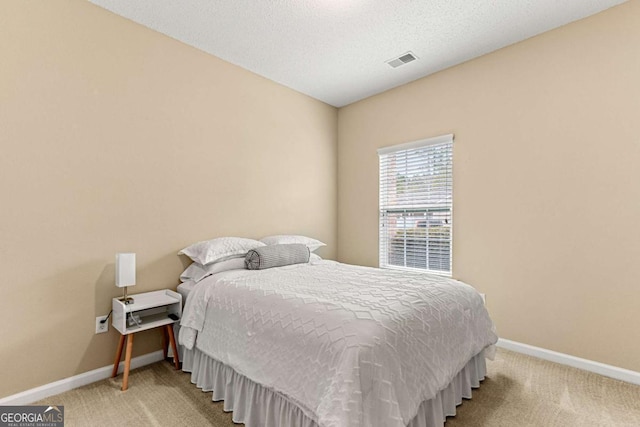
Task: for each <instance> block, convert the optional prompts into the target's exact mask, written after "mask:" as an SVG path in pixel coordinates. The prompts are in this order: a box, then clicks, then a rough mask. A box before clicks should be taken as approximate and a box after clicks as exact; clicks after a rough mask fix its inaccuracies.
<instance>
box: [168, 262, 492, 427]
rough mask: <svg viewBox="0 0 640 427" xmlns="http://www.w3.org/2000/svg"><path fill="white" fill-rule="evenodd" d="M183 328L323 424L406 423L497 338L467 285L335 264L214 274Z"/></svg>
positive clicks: (187, 311)
mask: <svg viewBox="0 0 640 427" xmlns="http://www.w3.org/2000/svg"><path fill="white" fill-rule="evenodd" d="M181 325H182V327H181V329H180V343H181V344H183V345H185V346H186V347H188V348H192V347H193V345H194V344H195V345H196V347H197V348H198V349H200V350H201V351H202V352H204V353H205V354H207V355H209V356H210V357H212V358H214V359H216V360H218V361H220V362H222V363H224V364H226V365H227V366H230V367H232V368H233V369H234V370H235V371H237V372H238V373H240V374H241V375H244V376H246V377H248V378H249V379H251V380H253V381H254V382H257V383H259V384H261V385H263V386H265V387H267V388H270V389H272V390H275V391H277V392H279V393H281V394H283V395H285V396H287V397H288V398H289V399H290V400H292V401H293V402H294V403H296V404H297V405H299V406H300V408H301V409H302V410H303V411H304V412H305V414H306V415H307V416H309V417H310V418H311V419H313V420H314V421H316V422H317V423H318V424H319V425H320V426H322V427H330V426H331V427H333V426H335V427H355V426H363V427H365V426H366V427H369V426H372V427H378V426H380V427H383V426H384V427H392V426H398V427H400V426H402V427H404V426H406V425H407V423H408V422H409V421H411V419H412V418H413V417H414V416H415V415H416V412H417V410H418V407H419V405H420V403H421V402H423V401H425V400H428V399H431V398H433V397H434V396H435V395H436V393H437V392H438V391H439V390H441V389H443V388H444V387H446V386H447V385H448V384H449V382H450V381H451V380H452V379H453V378H454V376H455V375H456V374H457V373H458V372H459V371H460V370H461V369H462V368H463V367H464V366H465V364H466V363H467V362H468V361H469V360H470V359H471V358H472V357H473V356H475V355H476V354H478V353H479V352H480V351H482V350H483V349H484V348H486V347H488V346H491V345H492V344H495V342H496V341H497V336H496V334H495V331H494V327H493V323H492V322H491V319H490V318H489V315H488V313H487V311H486V309H485V307H484V304H483V302H482V298H481V297H480V295H479V294H478V293H477V292H476V291H475V290H474V289H473V288H472V287H471V286H469V285H466V284H464V283H461V282H458V281H455V280H452V279H447V278H444V277H440V276H436V275H428V274H422V273H407V272H399V271H394V270H381V269H376V268H368V267H358V266H352V265H346V264H340V263H337V262H332V261H319V262H316V263H313V264H298V265H294V266H287V267H279V268H273V269H268V270H260V271H250V270H235V271H228V272H224V273H219V274H216V275H214V276H211V277H209V278H207V279H204V280H202V281H201V282H199V283H198V284H197V286H196V287H195V288H194V290H193V291H192V292H191V295H190V296H189V299H188V300H187V303H186V305H185V308H184V312H183V317H182V320H181Z"/></svg>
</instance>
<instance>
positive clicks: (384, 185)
mask: <svg viewBox="0 0 640 427" xmlns="http://www.w3.org/2000/svg"><path fill="white" fill-rule="evenodd" d="M378 155H379V156H380V267H388V268H408V269H421V270H428V271H430V272H433V273H439V274H446V275H450V274H451V237H452V235H451V226H452V224H451V220H452V215H451V212H452V205H453V203H452V187H453V177H452V175H453V174H452V169H453V135H443V136H439V137H435V138H429V139H426V140H422V141H415V142H409V143H406V144H400V145H396V146H393V147H386V148H381V149H379V150H378Z"/></svg>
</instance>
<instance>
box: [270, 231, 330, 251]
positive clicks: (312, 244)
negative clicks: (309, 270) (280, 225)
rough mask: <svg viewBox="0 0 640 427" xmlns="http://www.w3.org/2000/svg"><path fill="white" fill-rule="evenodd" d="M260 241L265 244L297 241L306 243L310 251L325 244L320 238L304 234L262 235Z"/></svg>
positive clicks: (284, 243) (283, 243) (282, 243)
mask: <svg viewBox="0 0 640 427" xmlns="http://www.w3.org/2000/svg"><path fill="white" fill-rule="evenodd" d="M260 241H261V242H262V243H265V244H267V245H288V244H292V243H299V244H302V245H306V246H307V247H308V248H309V250H310V251H311V252H313V251H316V250H318V248H321V247H323V246H327V245H325V244H324V243H322V242H321V241H320V240H316V239H312V238H311V237H306V236H297V235H293V234H280V235H276V236H269V237H263V238H262V239H260Z"/></svg>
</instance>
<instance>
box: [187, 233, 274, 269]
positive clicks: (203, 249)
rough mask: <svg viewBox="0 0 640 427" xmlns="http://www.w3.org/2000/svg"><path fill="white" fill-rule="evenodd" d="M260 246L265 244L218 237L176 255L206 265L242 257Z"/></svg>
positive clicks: (195, 244) (249, 240) (236, 238)
mask: <svg viewBox="0 0 640 427" xmlns="http://www.w3.org/2000/svg"><path fill="white" fill-rule="evenodd" d="M260 246H265V244H264V243H262V242H258V241H257V240H253V239H244V238H242V237H218V238H217V239H211V240H204V241H202V242H198V243H194V244H193V245H191V246H188V247H186V248H184V249H183V250H181V251H180V252H178V255H186V256H188V257H189V258H191V259H192V260H193V261H195V262H197V263H199V264H202V265H207V264H211V263H212V262H218V261H224V260H227V259H230V258H239V257H243V256H244V255H245V254H246V253H247V252H248V251H249V250H251V249H255V248H259V247H260Z"/></svg>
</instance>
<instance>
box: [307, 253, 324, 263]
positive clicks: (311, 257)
mask: <svg viewBox="0 0 640 427" xmlns="http://www.w3.org/2000/svg"><path fill="white" fill-rule="evenodd" d="M314 261H322V257H321V256H320V255H318V254H311V255H309V262H314Z"/></svg>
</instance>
